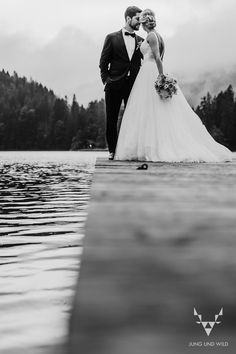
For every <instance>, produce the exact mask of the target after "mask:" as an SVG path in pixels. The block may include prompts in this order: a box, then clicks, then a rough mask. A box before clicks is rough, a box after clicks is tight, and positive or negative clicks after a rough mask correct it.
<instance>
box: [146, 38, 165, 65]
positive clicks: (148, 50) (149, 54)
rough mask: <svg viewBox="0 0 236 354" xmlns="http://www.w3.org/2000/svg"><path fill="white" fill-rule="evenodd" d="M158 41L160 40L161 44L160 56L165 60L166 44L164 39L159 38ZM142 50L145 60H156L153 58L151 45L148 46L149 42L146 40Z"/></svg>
mask: <svg viewBox="0 0 236 354" xmlns="http://www.w3.org/2000/svg"><path fill="white" fill-rule="evenodd" d="M157 39H158V43H159V50H160V56H161V59H162V58H163V55H164V42H163V40H162V38H161V37H160V38H159V37H158V36H157ZM140 50H141V52H142V54H143V58H144V60H145V61H146V60H154V56H153V53H152V49H151V47H150V45H149V44H148V42H147V39H145V40H144V41H143V42H142V44H141V46H140Z"/></svg>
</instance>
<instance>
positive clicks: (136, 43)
mask: <svg viewBox="0 0 236 354" xmlns="http://www.w3.org/2000/svg"><path fill="white" fill-rule="evenodd" d="M134 38H135V46H134V52H133V55H132V58H131V60H132V59H133V56H134V54H135V52H136V50H137V49H136V48H137V45H138V38H137V36H136V35H135V37H134Z"/></svg>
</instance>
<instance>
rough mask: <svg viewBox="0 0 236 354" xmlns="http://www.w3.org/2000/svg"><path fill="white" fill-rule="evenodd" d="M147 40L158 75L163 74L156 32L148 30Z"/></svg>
mask: <svg viewBox="0 0 236 354" xmlns="http://www.w3.org/2000/svg"><path fill="white" fill-rule="evenodd" d="M147 42H148V44H149V45H150V47H151V50H152V53H153V57H154V59H155V61H156V64H157V68H158V71H159V75H162V74H163V64H162V61H161V56H160V50H159V43H158V39H157V36H156V34H155V33H153V32H149V34H148V36H147Z"/></svg>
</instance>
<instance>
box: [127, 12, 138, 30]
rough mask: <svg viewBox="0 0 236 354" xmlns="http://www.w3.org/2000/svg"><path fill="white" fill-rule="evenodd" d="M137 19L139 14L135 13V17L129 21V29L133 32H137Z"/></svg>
mask: <svg viewBox="0 0 236 354" xmlns="http://www.w3.org/2000/svg"><path fill="white" fill-rule="evenodd" d="M139 17H140V13H139V12H137V13H136V15H135V16H133V17H132V18H131V20H130V23H129V25H130V27H131V28H133V30H134V31H138V30H139V27H140V22H139Z"/></svg>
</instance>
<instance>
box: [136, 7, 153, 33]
mask: <svg viewBox="0 0 236 354" xmlns="http://www.w3.org/2000/svg"><path fill="white" fill-rule="evenodd" d="M139 21H140V22H141V23H142V24H144V25H145V26H146V27H147V28H148V29H150V30H151V29H153V28H155V27H156V18H155V13H154V12H153V11H152V10H150V9H146V10H143V11H142V12H141V14H140V18H139Z"/></svg>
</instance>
